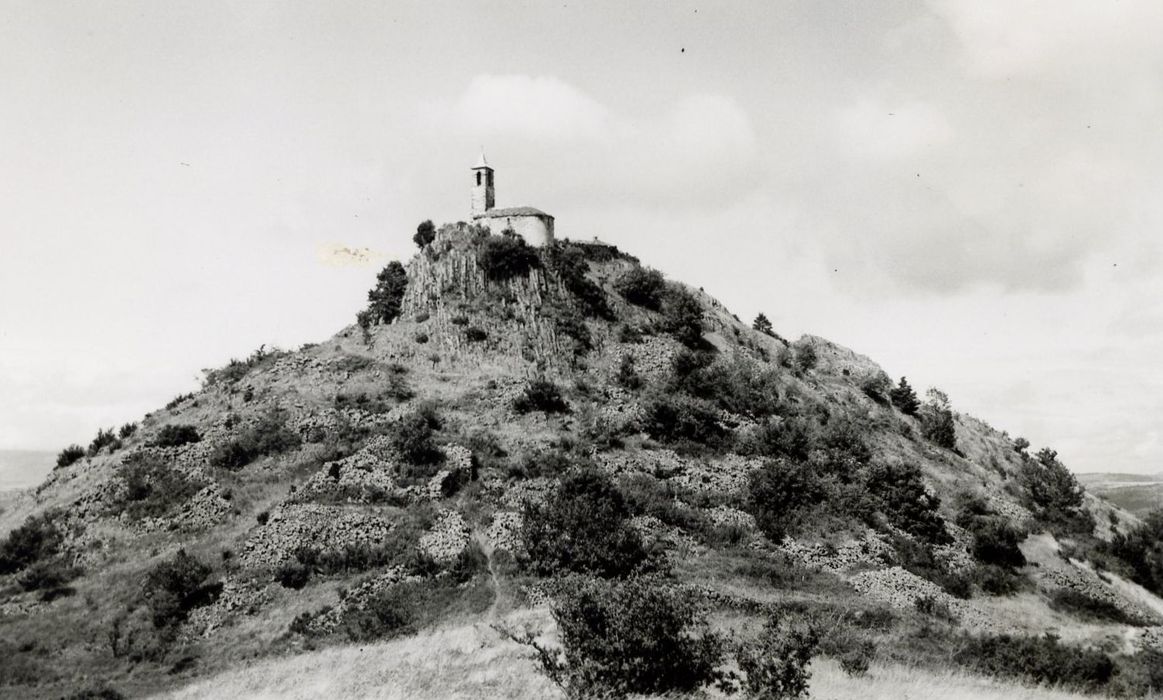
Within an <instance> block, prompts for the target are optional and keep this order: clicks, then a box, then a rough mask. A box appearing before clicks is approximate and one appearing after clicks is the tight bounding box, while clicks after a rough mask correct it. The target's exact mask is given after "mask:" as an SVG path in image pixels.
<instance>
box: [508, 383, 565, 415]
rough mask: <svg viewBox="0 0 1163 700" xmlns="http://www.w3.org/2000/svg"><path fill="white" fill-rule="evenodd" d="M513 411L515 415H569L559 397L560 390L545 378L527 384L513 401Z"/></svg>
mask: <svg viewBox="0 0 1163 700" xmlns="http://www.w3.org/2000/svg"><path fill="white" fill-rule="evenodd" d="M513 409H514V410H516V411H517V413H532V412H533V411H541V412H543V413H569V404H567V403H566V402H565V399H564V398H562V396H561V389H560V388H558V386H557V385H556V384H554V383H553V382H551V381H549V380H548V379H545V378H538V379H534V380H533V381H531V382H529V384H528V386H526V387H525V390H524V391H523V392H522V393H521V395H520V396H518V397H517V398H516V399H514V400H513Z"/></svg>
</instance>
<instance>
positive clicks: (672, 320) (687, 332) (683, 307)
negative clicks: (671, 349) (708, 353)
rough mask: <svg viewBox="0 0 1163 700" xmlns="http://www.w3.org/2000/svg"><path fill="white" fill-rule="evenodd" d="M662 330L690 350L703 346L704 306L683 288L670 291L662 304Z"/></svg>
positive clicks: (674, 288)
mask: <svg viewBox="0 0 1163 700" xmlns="http://www.w3.org/2000/svg"><path fill="white" fill-rule="evenodd" d="M662 314H663V321H662V330H664V331H665V332H667V333H670V334H671V335H673V336H674V337H675V339H676V340H678V342H680V343H682V344H683V345H685V346H687V347H690V348H697V347H701V346H702V345H703V342H704V341H703V305H702V304H701V303H699V300H698V299H697V298H696V297H695V295H693V294H691V293H690V292H688V291H687V290H685V289H683V288H682V287H677V286H676V287H673V288H671V289H668V290H667V292H666V294H665V295H664V296H663V302H662Z"/></svg>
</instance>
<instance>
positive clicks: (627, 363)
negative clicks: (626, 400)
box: [614, 353, 642, 391]
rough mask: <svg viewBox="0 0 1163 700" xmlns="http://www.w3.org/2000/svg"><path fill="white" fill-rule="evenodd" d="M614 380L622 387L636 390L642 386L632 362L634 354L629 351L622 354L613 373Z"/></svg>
mask: <svg viewBox="0 0 1163 700" xmlns="http://www.w3.org/2000/svg"><path fill="white" fill-rule="evenodd" d="M614 381H615V382H617V383H618V385H619V386H621V387H622V388H624V389H629V390H630V391H636V390H638V389H641V388H642V377H641V375H639V374H638V368H637V366H636V365H635V362H634V356H633V355H631V354H630V353H626V354H625V355H622V359H621V361H619V362H618V372H617V374H615V375H614Z"/></svg>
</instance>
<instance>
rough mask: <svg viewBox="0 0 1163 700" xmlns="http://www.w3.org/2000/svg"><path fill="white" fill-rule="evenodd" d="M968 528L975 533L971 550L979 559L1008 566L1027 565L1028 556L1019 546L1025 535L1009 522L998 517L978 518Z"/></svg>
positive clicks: (987, 562) (983, 561)
mask: <svg viewBox="0 0 1163 700" xmlns="http://www.w3.org/2000/svg"><path fill="white" fill-rule="evenodd" d="M968 529H969V531H970V533H971V534H972V535H973V543H972V544H971V545H970V548H969V552H970V554H972V555H973V557H974V558H975V559H977V560H978V561H980V562H982V563H984V564H993V565H996V566H1002V567H1007V568H1016V567H1020V566H1025V565H1026V557H1025V555H1023V554H1022V550H1021V549H1019V548H1018V544H1019V543H1020V542H1021V541H1022V540H1023V539H1025V536H1024V535H1023V534H1022V533H1020V532H1018V531H1017V530H1015V529H1014V528H1013V527H1011V526H1010V525H1009V523H1007V522H1005V521H1004V520H1002V519H1000V518H996V517H991V518H978V519H976V520H975V521H974V522H973V523H971V524H970V527H969V528H968Z"/></svg>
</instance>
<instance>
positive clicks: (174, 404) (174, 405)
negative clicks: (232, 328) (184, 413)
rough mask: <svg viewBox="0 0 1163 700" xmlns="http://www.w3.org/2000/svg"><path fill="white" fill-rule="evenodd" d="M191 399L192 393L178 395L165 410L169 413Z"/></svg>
mask: <svg viewBox="0 0 1163 700" xmlns="http://www.w3.org/2000/svg"><path fill="white" fill-rule="evenodd" d="M231 362H236V360H231ZM192 398H194V394H192V393H189V394H178V395H177V396H175V397H174V398H172V399H170V401H169V403H167V404H166V410H167V411H171V410H173V409H175V408H177V407H178V406H180V405H182V404H183V403H185V402H186V401H189V400H190V399H192Z"/></svg>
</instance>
